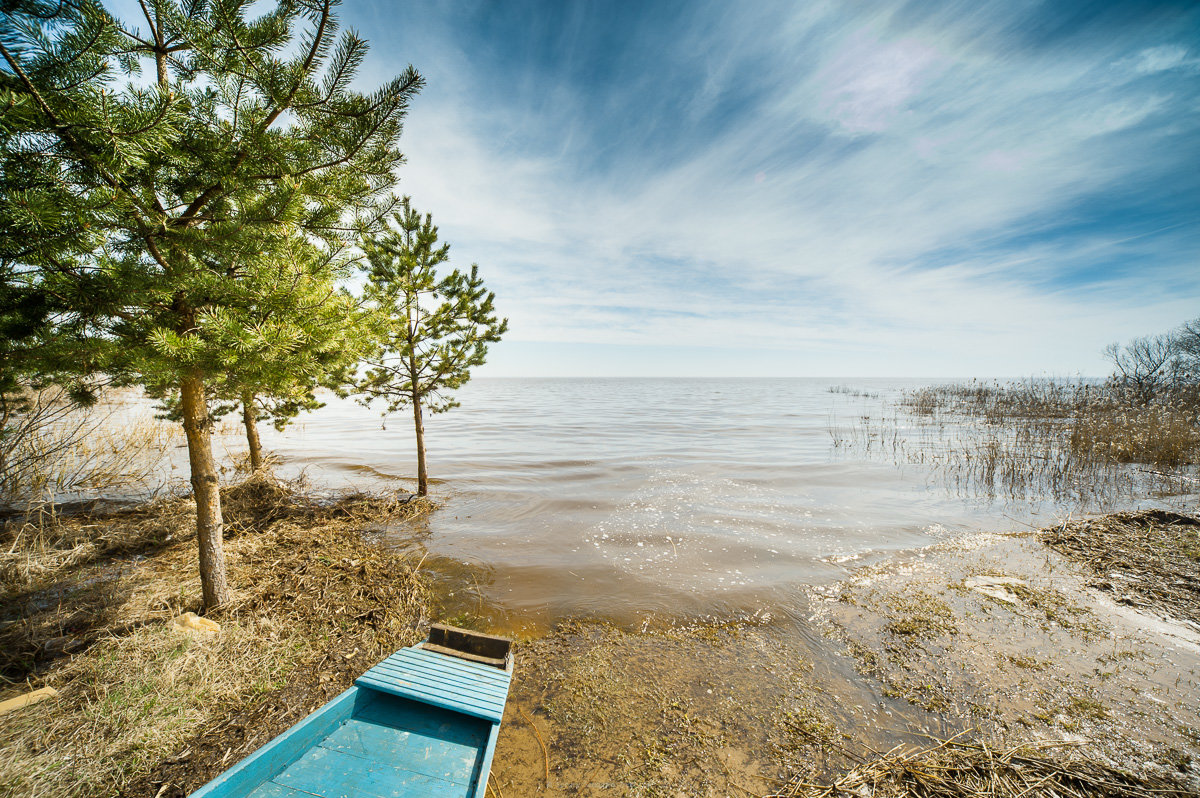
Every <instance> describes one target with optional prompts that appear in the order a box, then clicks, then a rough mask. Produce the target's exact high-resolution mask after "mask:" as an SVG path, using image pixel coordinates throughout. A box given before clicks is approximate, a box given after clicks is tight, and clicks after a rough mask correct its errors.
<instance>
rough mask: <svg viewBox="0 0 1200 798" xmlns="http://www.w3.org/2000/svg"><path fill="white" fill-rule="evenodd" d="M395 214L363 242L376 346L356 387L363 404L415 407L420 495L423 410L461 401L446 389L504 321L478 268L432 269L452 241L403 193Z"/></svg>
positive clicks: (420, 490) (424, 481) (462, 376)
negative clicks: (446, 241)
mask: <svg viewBox="0 0 1200 798" xmlns="http://www.w3.org/2000/svg"><path fill="white" fill-rule="evenodd" d="M393 220H394V222H395V227H394V228H391V229H389V230H388V231H387V232H386V233H385V234H383V235H379V236H376V237H373V238H370V239H368V240H366V241H365V242H364V244H363V250H364V251H365V252H366V255H367V261H368V263H369V264H370V271H369V272H368V275H367V284H366V287H365V289H364V298H365V299H366V301H367V303H368V305H369V306H370V307H371V308H372V309H373V310H374V311H375V313H374V324H375V326H376V330H377V334H378V336H379V344H378V347H377V349H376V351H375V353H374V354H373V355H372V356H371V357H370V358H368V367H367V369H366V373H365V375H364V376H363V378H362V379H361V380H360V382H359V386H358V387H359V390H360V391H361V392H362V393H363V394H365V396H366V401H367V402H368V403H369V402H371V401H373V400H376V399H381V400H383V401H385V402H386V403H387V407H386V411H385V412H394V411H396V410H399V409H400V408H402V407H405V406H408V405H411V406H412V412H413V426H414V429H415V432H416V438H417V494H418V495H420V496H425V495H426V494H427V493H428V492H429V476H428V471H427V469H426V465H425V422H424V418H423V413H424V411H426V410H427V411H429V412H430V413H443V412H445V411H447V410H449V409H451V408H453V407H458V402H456V401H454V399H453V398H452V397H451V396H450V395H449V393H448V392H449V391H452V390H454V389H455V388H459V387H461V386H462V385H464V384H466V382H467V381H468V380H469V379H470V378H471V369H472V368H474V367H475V366H480V365H483V363H484V361H485V360H486V359H487V345H488V344H489V343H493V342H495V341H499V340H500V336H502V335H503V334H504V333H505V332H506V331H507V330H508V319H498V318H497V316H496V312H495V308H494V301H495V294H493V293H492V292H490V291H487V290H486V289H485V288H484V286H483V280H482V278H480V276H479V267H478V266H476V265H474V264H472V265H471V271H470V273H463V272H461V271H459V270H458V269H454V270H452V271H451V272H450V273H448V274H446V275H445V276H444V277H439V275H438V272H437V267H438V266H439V265H440V264H442V263H445V262H446V261H447V260H448V259H449V257H450V245H449V244H443V245H441V246H438V230H437V227H435V226H434V224H433V218H432V216H431V215H430V214H426V215H425V217H424V218H422V217H421V215H420V214H419V213H418V212H417V211H416V210H415V209H414V208H413V207H412V205H411V203H410V201H409V198H408V197H405V198H404V199H403V200H402V207H401V209H400V211H399V212H397V213H396V214H394V216H393Z"/></svg>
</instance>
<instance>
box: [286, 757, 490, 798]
mask: <svg viewBox="0 0 1200 798" xmlns="http://www.w3.org/2000/svg"><path fill="white" fill-rule="evenodd" d="M274 781H275V782H276V783H278V784H282V785H284V786H286V787H295V788H297V789H303V790H305V791H307V792H311V793H314V794H316V795H320V796H322V798H356V797H357V796H362V795H367V796H373V798H464V796H467V795H469V792H468V790H467V788H466V787H464V786H463V785H462V784H455V783H454V782H450V781H445V780H443V779H435V778H433V777H431V776H425V775H422V774H420V773H412V772H410V771H406V770H400V769H398V768H395V767H392V766H390V765H386V764H383V763H380V762H374V761H372V760H370V759H363V758H362V757H357V756H351V755H350V754H346V753H342V752H341V751H333V750H330V749H328V748H323V747H320V746H318V747H316V748H312V749H310V750H309V751H308V752H307V753H305V754H304V756H302V757H300V759H298V760H296V761H295V762H293V763H292V764H291V765H289V766H288V768H287V769H286V770H284V771H283V772H282V773H280V774H279V775H278V776H276V777H275V779H274Z"/></svg>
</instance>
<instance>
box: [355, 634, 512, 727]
mask: <svg viewBox="0 0 1200 798" xmlns="http://www.w3.org/2000/svg"><path fill="white" fill-rule="evenodd" d="M511 679H512V676H511V674H509V673H507V672H506V671H501V670H498V669H496V668H493V667H491V666H488V665H482V664H478V663H474V662H467V661H465V660H457V659H452V658H450V657H447V656H444V655H442V654H437V653H434V652H432V651H423V650H421V649H411V648H406V649H401V650H400V651H398V652H396V653H395V654H393V655H392V656H390V657H388V658H387V659H385V660H384V661H383V662H382V663H380V664H379V665H376V666H375V667H374V668H371V669H370V670H368V671H367V672H366V673H364V674H363V675H362V676H360V677H359V678H358V680H357V682H356V684H358V685H360V686H364V687H370V688H372V689H374V690H379V691H381V692H384V693H390V694H392V695H397V696H401V697H403V698H411V699H414V700H417V701H421V702H424V703H428V704H432V705H434V706H438V707H444V708H446V709H451V710H454V711H456V712H461V713H463V714H466V715H472V716H474V717H478V718H484V719H486V720H490V721H492V722H493V723H499V722H500V720H501V718H502V717H503V716H504V704H505V701H506V700H507V698H508V687H509V682H510V681H511Z"/></svg>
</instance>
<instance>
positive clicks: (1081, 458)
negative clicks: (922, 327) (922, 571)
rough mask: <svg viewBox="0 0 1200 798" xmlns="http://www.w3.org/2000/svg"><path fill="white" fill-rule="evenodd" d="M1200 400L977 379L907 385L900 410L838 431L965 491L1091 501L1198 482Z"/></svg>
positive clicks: (840, 438) (853, 443)
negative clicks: (1137, 398)
mask: <svg viewBox="0 0 1200 798" xmlns="http://www.w3.org/2000/svg"><path fill="white" fill-rule="evenodd" d="M1198 410H1200V399H1198V398H1197V397H1192V396H1189V395H1187V394H1184V393H1177V394H1173V395H1171V396H1164V397H1161V398H1160V399H1159V400H1158V401H1155V402H1152V403H1149V404H1138V403H1136V402H1134V400H1133V399H1132V397H1131V396H1130V395H1129V394H1127V393H1126V392H1124V391H1122V390H1120V389H1119V388H1117V387H1115V386H1112V385H1095V384H1091V383H1063V382H1054V381H1048V380H1042V381H1028V382H1024V383H1012V384H1008V385H1000V384H983V383H971V384H968V385H946V386H937V387H930V388H922V389H918V390H915V391H910V392H907V393H906V394H904V396H903V397H902V398H901V400H900V401H899V403H898V405H897V407H896V408H895V409H894V411H893V412H892V413H891V414H890V415H889V414H885V415H883V416H882V417H878V418H872V417H869V416H864V417H861V418H860V420H859V421H860V423H859V424H858V425H857V426H855V427H850V428H848V429H839V430H831V433H832V434H833V439H834V445H835V447H839V448H846V449H848V450H851V451H859V452H864V453H867V454H870V455H879V456H884V457H888V458H890V459H894V460H897V461H899V462H902V463H912V464H919V465H925V466H930V467H932V468H933V469H934V470H935V472H937V473H939V474H941V476H942V477H943V478H944V480H945V482H946V484H947V487H948V488H950V489H951V490H952V491H954V492H957V493H960V494H964V495H976V496H985V497H988V498H997V497H1005V498H1010V499H1016V500H1037V499H1043V498H1050V499H1053V500H1055V501H1062V502H1071V503H1076V504H1080V505H1088V504H1097V503H1103V502H1104V501H1105V500H1107V499H1110V498H1112V497H1115V496H1138V495H1145V494H1147V493H1151V492H1164V493H1184V492H1187V491H1189V490H1194V489H1195V485H1196V484H1197V480H1196V477H1195V474H1194V473H1193V469H1192V466H1194V465H1195V464H1196V463H1197V462H1200V415H1198Z"/></svg>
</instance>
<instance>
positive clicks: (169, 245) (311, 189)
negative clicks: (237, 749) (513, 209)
mask: <svg viewBox="0 0 1200 798" xmlns="http://www.w3.org/2000/svg"><path fill="white" fill-rule="evenodd" d="M139 6H140V8H141V10H142V12H143V16H144V20H143V21H142V22H139V23H138V24H136V25H135V24H127V23H125V22H123V21H121V20H118V19H116V18H114V17H113V16H112V14H110V13H109V12H108V11H107V10H106V9H105V8H104V7H103V5H102V4H101V3H100V2H98V0H74V1H73V2H52V1H50V0H8V1H7V2H6V3H5V9H4V10H5V13H4V16H3V23H2V25H0V67H2V68H0V229H3V230H5V231H6V234H5V235H4V236H0V259H2V260H3V261H4V262H5V263H9V264H14V263H15V264H20V268H21V270H22V274H24V275H25V276H26V278H27V284H28V285H31V286H33V287H34V290H37V291H44V292H46V293H48V294H53V295H54V296H55V297H56V298H58V300H60V301H63V302H66V303H68V304H69V305H70V309H71V311H72V313H73V314H75V315H77V316H79V317H81V318H88V319H96V320H99V321H100V322H101V323H102V324H103V327H104V329H103V330H102V332H101V333H100V335H99V337H100V339H102V340H104V341H108V342H112V343H113V344H114V345H115V346H114V347H113V351H114V356H113V358H112V359H111V360H109V361H107V362H106V364H105V368H106V369H109V370H110V371H111V372H113V373H115V374H120V375H123V376H125V377H126V378H127V379H129V380H130V381H134V382H140V383H142V384H144V385H147V386H162V385H169V386H172V392H173V393H175V394H177V395H178V396H179V406H180V413H181V416H182V421H183V428H184V431H185V433H186V436H187V444H188V456H189V461H190V466H191V482H192V488H193V493H194V495H195V499H196V528H197V539H198V543H199V562H200V575H201V583H202V587H203V594H204V604H205V606H206V607H209V608H211V607H215V606H217V605H220V604H223V603H224V602H226V601H227V600H228V598H229V595H230V594H229V587H228V584H227V579H226V574H225V562H224V553H223V548H222V535H223V520H222V516H221V502H220V493H219V491H218V481H217V466H216V461H215V458H214V457H213V450H212V438H211V436H212V415H211V413H210V402H211V401H212V399H213V398H214V396H215V394H216V391H215V388H216V384H217V383H219V382H220V380H221V379H222V376H223V375H226V374H229V373H231V372H236V371H237V370H238V369H239V367H240V364H244V363H246V362H247V359H246V358H247V355H246V353H245V352H243V351H240V350H237V349H232V350H231V349H230V348H229V339H230V333H231V331H232V330H234V329H235V328H236V327H238V326H239V325H243V324H245V323H246V322H247V317H246V316H245V315H244V314H243V311H245V310H246V309H247V308H248V307H251V306H253V301H254V298H255V297H254V294H255V291H257V290H259V289H256V288H255V287H254V286H262V285H263V284H264V275H268V274H269V273H270V270H271V269H272V268H274V265H273V264H272V263H271V262H270V259H269V258H266V257H263V256H261V253H263V252H270V251H272V250H274V249H276V248H277V244H278V242H279V241H281V240H287V239H291V238H294V237H301V238H303V239H304V240H306V241H310V242H314V243H317V244H320V245H321V246H324V247H326V248H328V249H329V250H330V251H332V250H336V249H337V248H338V247H339V246H342V245H343V244H344V243H346V242H347V241H356V240H358V239H359V238H361V237H362V236H363V235H369V234H370V233H371V232H373V231H375V230H377V229H379V225H380V224H381V223H382V221H383V220H384V219H386V218H387V215H388V214H390V213H391V212H392V210H394V208H395V202H396V199H395V197H394V196H392V195H391V194H390V189H391V187H392V186H393V185H394V184H395V180H396V177H395V170H396V168H397V167H398V166H400V164H401V163H402V162H403V156H402V155H401V153H400V151H399V149H398V148H397V142H398V139H399V136H400V132H401V122H402V120H403V118H404V116H405V114H406V112H407V108H408V103H409V101H410V99H411V98H412V97H413V96H414V94H415V93H416V92H417V91H418V90H419V88H420V87H421V85H422V80H421V78H420V76H419V75H418V74H417V73H416V71H415V70H413V69H412V68H411V67H409V68H408V69H407V70H405V71H404V72H402V73H401V74H400V75H399V76H397V77H396V78H394V79H392V80H390V81H388V82H387V83H385V84H384V85H383V86H381V87H380V88H379V89H378V90H376V91H374V92H370V93H361V92H359V91H356V90H354V89H352V88H351V85H352V84H353V82H354V79H355V73H356V71H357V69H358V67H359V66H360V65H361V63H362V60H363V58H364V57H365V54H366V49H367V47H366V43H365V42H364V41H363V40H362V39H360V38H359V37H358V36H356V35H355V34H354V33H352V32H347V33H345V34H339V33H338V26H337V20H336V18H335V16H334V14H333V7H334V0H281V1H280V2H278V3H267V4H263V3H262V2H255V1H254V0H212V1H211V2H206V0H149V1H148V2H144V3H140V4H139ZM143 70H145V74H144V73H143ZM278 313H279V314H283V315H284V316H287V317H290V318H294V319H300V318H303V315H304V314H305V313H307V308H306V307H305V304H304V302H303V301H302V300H299V299H298V300H297V301H295V302H291V303H289V302H286V301H284V302H282V303H281V304H280V305H279V308H278ZM235 337H236V336H235ZM250 356H252V354H251V355H250Z"/></svg>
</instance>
